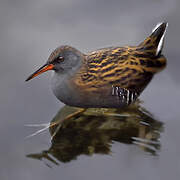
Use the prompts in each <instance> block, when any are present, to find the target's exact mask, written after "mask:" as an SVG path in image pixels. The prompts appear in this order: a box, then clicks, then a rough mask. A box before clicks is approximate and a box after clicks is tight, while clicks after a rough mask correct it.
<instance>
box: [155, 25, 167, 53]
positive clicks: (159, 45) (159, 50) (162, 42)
mask: <svg viewBox="0 0 180 180" xmlns="http://www.w3.org/2000/svg"><path fill="white" fill-rule="evenodd" d="M162 24H163V23H158V24H157V25H156V26H155V28H154V29H153V30H152V33H153V32H154V31H156V29H158V28H159V27H160V26H161V25H162ZM167 27H168V23H166V29H165V31H164V33H163V35H162V37H161V39H160V41H159V44H158V47H157V50H156V56H157V55H159V53H160V52H161V51H162V48H163V44H164V37H165V34H166V30H167Z"/></svg>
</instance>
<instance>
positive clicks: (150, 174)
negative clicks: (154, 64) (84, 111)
mask: <svg viewBox="0 0 180 180" xmlns="http://www.w3.org/2000/svg"><path fill="white" fill-rule="evenodd" d="M179 9H180V1H179V0H146V1H145V0H126V1H122V0H111V1H110V0H51V1H48V0H31V1H27V0H26V1H25V0H0V114H1V120H0V143H1V148H0V160H1V162H0V179H1V180H6V179H12V178H13V179H32V178H36V179H50V178H51V179H52V178H53V179H57V177H58V176H61V179H72V178H73V179H93V178H94V179H109V178H110V177H114V179H117V178H119V177H120V176H122V178H123V179H132V178H133V179H139V178H141V179H144V178H146V179H170V178H171V179H177V178H176V177H178V176H179V175H180V174H179V170H178V169H180V160H179V152H180V144H179V125H180V123H179V115H180V112H179V107H178V104H179V100H180V96H179V95H180V93H179V92H180V91H179V90H180V83H179V82H180V81H179V76H180V72H179V66H180V61H179V41H180V38H179V32H180V23H179V19H180V11H179ZM161 21H168V22H169V27H168V31H167V35H166V39H165V46H164V50H163V53H164V55H165V56H166V57H167V59H168V66H167V68H166V70H164V71H163V72H161V73H160V74H158V75H157V76H156V77H155V78H154V80H153V81H152V82H151V84H150V85H149V86H148V88H147V89H146V90H145V92H144V93H143V94H142V96H141V97H142V99H143V100H144V101H145V106H146V107H147V108H148V110H150V111H151V112H152V113H154V114H155V116H157V117H158V118H159V120H161V121H163V122H164V123H165V132H164V134H163V138H162V147H163V148H162V153H161V154H160V158H159V160H157V159H155V160H154V159H153V158H151V157H150V158H147V157H146V156H145V155H143V154H141V153H140V152H136V151H137V150H135V152H134V150H133V148H132V147H126V146H125V145H119V146H118V147H117V148H115V149H114V151H115V152H117V154H118V158H117V157H116V156H115V157H114V159H113V157H112V158H109V157H96V156H93V158H92V159H93V160H92V159H91V161H90V159H88V158H82V157H81V158H80V159H79V160H78V163H77V161H74V162H73V163H72V164H69V165H62V166H61V167H57V168H55V169H53V170H49V169H48V168H47V167H46V166H44V165H42V164H41V163H40V162H36V161H33V160H29V159H27V158H26V157H25V155H26V154H27V153H29V152H36V151H40V150H42V149H43V148H44V147H47V146H48V145H49V135H48V133H46V134H44V135H40V136H38V137H35V138H32V139H29V140H24V137H26V136H27V135H29V134H30V133H32V131H30V130H29V129H28V128H26V127H24V124H28V123H46V122H49V121H50V120H51V119H52V117H53V116H54V115H55V114H56V112H57V111H58V110H59V108H60V107H61V106H62V103H60V102H58V101H57V100H56V98H55V97H54V96H53V94H52V92H51V90H50V75H49V73H46V75H42V76H40V77H38V78H36V79H34V80H32V81H31V82H29V83H25V82H24V80H25V79H26V78H27V76H28V75H30V74H31V73H32V72H33V71H34V70H35V69H36V68H38V67H39V66H40V65H42V64H43V63H44V62H45V61H46V60H47V58H48V56H49V54H50V53H51V51H52V50H53V49H55V48H56V47H57V46H60V45H63V44H68V45H72V46H74V47H76V48H78V49H79V50H81V51H82V52H84V53H86V52H88V51H91V50H94V49H97V48H102V47H108V46H112V45H113V46H115V45H118V46H121V45H122V46H123V45H136V44H139V43H140V42H141V41H143V40H144V38H145V37H146V36H148V35H149V34H150V32H151V30H152V29H153V28H154V26H155V25H156V24H157V23H158V22H161ZM172 154H173V155H172ZM129 156H133V158H132V157H131V158H130V159H129V158H128V157H129ZM134 156H135V157H134ZM97 159H98V160H97ZM109 159H110V160H111V161H109ZM135 159H136V160H135ZM137 163H138V164H139V166H136V164H137ZM108 164H109V166H108ZM113 166H115V167H114V168H112V169H111V168H110V167H113ZM82 167H84V169H82ZM142 167H143V169H141V168H142ZM98 168H99V169H98ZM156 168H157V169H158V170H157V169H156ZM97 169H98V170H99V171H98V170H97ZM129 170H130V171H131V172H130V173H129V172H128V171H129ZM92 172H93V173H92ZM111 174H112V176H111Z"/></svg>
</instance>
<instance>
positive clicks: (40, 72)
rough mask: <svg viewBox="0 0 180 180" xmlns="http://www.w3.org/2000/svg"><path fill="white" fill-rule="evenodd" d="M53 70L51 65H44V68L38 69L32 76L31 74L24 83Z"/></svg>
mask: <svg viewBox="0 0 180 180" xmlns="http://www.w3.org/2000/svg"><path fill="white" fill-rule="evenodd" d="M53 68H54V65H53V64H45V65H44V66H42V67H40V68H39V69H38V70H37V71H36V72H34V73H33V74H31V75H30V76H29V77H28V78H27V79H26V81H29V80H31V79H32V78H34V77H36V76H38V75H40V74H42V73H44V72H46V71H49V70H52V69H53Z"/></svg>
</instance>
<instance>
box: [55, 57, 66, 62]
mask: <svg viewBox="0 0 180 180" xmlns="http://www.w3.org/2000/svg"><path fill="white" fill-rule="evenodd" d="M62 61H64V58H63V57H62V56H59V57H57V59H56V62H58V63H60V62H62Z"/></svg>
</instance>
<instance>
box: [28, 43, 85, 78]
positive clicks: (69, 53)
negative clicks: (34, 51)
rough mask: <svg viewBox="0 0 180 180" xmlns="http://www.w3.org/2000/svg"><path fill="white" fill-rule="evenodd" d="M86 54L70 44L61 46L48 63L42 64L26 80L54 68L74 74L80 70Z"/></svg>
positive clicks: (52, 54)
mask: <svg viewBox="0 0 180 180" xmlns="http://www.w3.org/2000/svg"><path fill="white" fill-rule="evenodd" d="M83 58H84V55H83V54H82V53H81V52H80V51H78V50H76V49H75V48H73V47H70V46H61V47H59V48H57V49H55V50H54V51H53V52H52V53H51V55H50V57H49V59H48V61H47V63H46V64H44V65H43V66H41V67H40V68H39V69H38V70H37V71H35V72H34V73H33V74H31V75H30V76H29V77H28V78H27V79H26V81H29V80H30V79H32V78H34V77H36V76H38V75H39V74H42V73H44V72H46V71H49V70H54V71H55V72H56V73H58V74H59V73H61V74H68V75H73V73H74V72H76V71H77V70H78V68H79V67H80V66H81V64H82V62H83Z"/></svg>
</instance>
